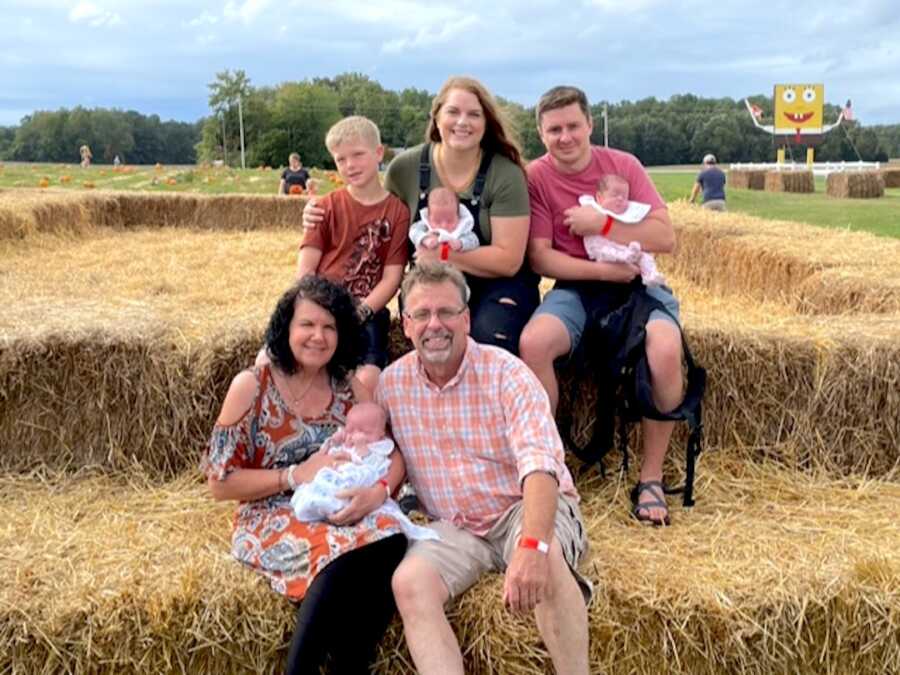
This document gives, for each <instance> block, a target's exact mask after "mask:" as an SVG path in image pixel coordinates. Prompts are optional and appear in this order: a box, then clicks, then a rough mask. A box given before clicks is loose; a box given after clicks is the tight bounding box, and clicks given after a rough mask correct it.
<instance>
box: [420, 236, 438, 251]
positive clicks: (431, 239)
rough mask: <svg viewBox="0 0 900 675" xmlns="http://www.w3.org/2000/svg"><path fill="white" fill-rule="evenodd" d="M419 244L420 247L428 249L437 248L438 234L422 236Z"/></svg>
mask: <svg viewBox="0 0 900 675" xmlns="http://www.w3.org/2000/svg"><path fill="white" fill-rule="evenodd" d="M421 246H422V248H427V249H428V250H429V251H430V250H432V249H435V248H437V246H438V236H437V235H436V234H426V235H425V236H424V237H422V242H421Z"/></svg>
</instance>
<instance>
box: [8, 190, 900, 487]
mask: <svg viewBox="0 0 900 675" xmlns="http://www.w3.org/2000/svg"><path fill="white" fill-rule="evenodd" d="M284 201H289V200H284ZM688 211H699V210H697V209H690V208H689V207H684V208H683V209H680V210H679V207H673V218H676V222H680V220H681V218H682V217H683V216H684V213H685V212H688ZM688 215H690V214H688ZM702 215H703V214H702V213H700V214H699V215H698V216H697V218H698V220H696V221H691V224H690V225H689V226H684V225H681V226H680V228H681V229H682V235H681V236H682V243H683V246H682V249H683V250H686V251H690V256H689V258H690V260H691V261H693V262H692V263H691V264H687V262H683V261H681V258H680V257H676V258H675V260H674V261H673V262H675V263H677V264H676V265H675V266H674V269H666V274H667V275H668V276H669V278H670V282H671V283H672V284H673V286H674V287H675V288H676V290H677V293H678V296H679V298H680V299H681V301H682V303H683V308H684V317H685V319H686V324H685V325H686V327H687V330H688V332H689V334H690V336H691V339H692V341H693V342H694V343H695V351H696V352H697V354H698V357H699V358H700V360H701V361H702V362H704V363H706V364H707V365H710V366H711V368H712V370H711V373H712V375H711V377H712V378H713V380H714V384H713V385H711V392H712V393H711V398H710V399H709V402H708V405H707V413H706V420H707V439H708V442H709V444H710V446H711V447H716V446H724V445H734V444H736V443H740V444H741V445H742V447H745V448H746V452H747V456H748V458H758V457H759V456H760V455H768V456H773V457H781V458H783V461H784V462H785V463H786V464H787V465H790V466H801V467H802V466H808V465H810V464H815V465H820V466H825V467H829V468H830V469H832V470H834V471H837V472H841V473H844V472H847V471H850V470H861V471H869V472H871V475H883V474H884V473H885V472H888V471H891V470H892V468H893V467H894V466H895V464H896V461H897V447H898V445H900V443H898V441H900V429H898V427H897V424H900V422H898V420H900V402H898V401H897V397H896V396H895V395H893V394H891V391H892V389H891V388H892V387H894V386H895V383H896V381H897V379H898V378H900V376H898V374H897V363H898V362H900V355H898V353H897V349H898V347H897V346H896V345H898V344H900V343H898V341H897V340H896V336H897V329H896V326H897V322H896V315H897V311H898V310H897V308H898V307H900V283H897V281H898V275H900V265H896V264H895V259H896V260H900V242H896V247H895V248H896V250H895V249H892V248H891V244H893V243H894V242H885V243H884V244H882V245H881V248H880V249H879V255H880V256H881V258H882V259H883V262H884V265H885V268H884V269H883V270H882V269H881V268H879V270H878V274H877V275H874V276H875V277H876V279H869V280H867V278H866V276H865V274H861V275H859V276H852V274H855V270H857V269H859V270H865V271H871V270H872V269H873V268H872V267H871V262H869V261H870V260H871V250H872V249H871V248H870V247H869V246H868V243H867V242H868V241H869V239H867V238H866V237H865V236H864V235H853V234H848V233H841V234H840V238H838V239H834V240H832V239H831V237H832V235H831V234H830V231H824V230H818V229H816V228H811V227H800V226H797V225H792V224H789V223H773V224H767V223H765V222H764V221H758V222H757V221H755V220H753V219H749V220H746V221H745V220H743V219H742V218H741V217H740V216H736V215H732V214H725V218H726V220H724V221H722V222H723V228H722V229H720V230H719V232H720V233H721V236H718V235H716V234H710V233H711V232H712V231H713V229H714V228H713V226H712V224H709V225H708V226H707V225H705V224H704V223H705V221H704V220H703V219H702ZM719 215H721V214H719ZM691 217H693V216H691ZM776 232H777V234H776ZM819 233H821V234H819ZM751 234H752V236H751ZM834 236H837V235H834ZM690 237H694V238H695V239H696V242H695V241H694V239H691V238H690ZM804 237H806V239H804ZM872 239H874V237H872ZM807 240H808V241H807ZM860 241H861V242H864V245H862V244H859V242H860ZM878 241H884V240H878ZM296 242H297V234H296V233H295V232H292V231H289V230H260V231H255V232H246V233H226V232H215V231H194V230H186V229H184V228H154V229H137V230H133V231H130V232H128V233H127V234H125V233H122V232H120V231H113V232H110V231H107V230H97V231H96V232H95V233H94V234H92V235H91V236H88V237H84V238H83V239H81V240H77V239H75V240H73V239H72V238H70V237H62V238H60V237H56V238H54V237H49V236H46V235H45V236H37V235H35V236H32V237H30V238H28V239H26V240H23V241H21V242H16V243H14V244H9V245H8V246H7V249H8V250H7V253H6V254H5V255H4V258H3V260H4V263H3V264H4V270H3V271H4V282H5V283H4V284H3V285H2V286H0V444H3V445H4V446H5V447H26V448H28V452H20V453H4V454H3V455H2V456H0V467H2V468H5V469H6V470H9V471H24V470H29V469H31V468H34V467H35V466H40V465H42V464H46V465H49V466H55V467H64V466H68V467H69V468H70V469H71V470H75V469H77V468H78V467H81V466H89V465H95V464H102V465H103V466H106V467H114V468H122V467H125V466H129V465H131V464H133V463H138V464H140V465H143V466H146V467H148V468H149V469H152V470H154V471H157V472H160V473H162V474H163V475H173V474H174V473H177V472H178V471H179V470H182V469H184V468H186V467H188V466H192V465H193V463H194V462H195V457H196V452H197V449H198V448H199V447H201V446H202V445H203V443H204V442H205V440H206V436H207V434H208V432H209V429H210V428H211V424H212V420H213V418H214V417H215V415H216V413H217V409H218V406H219V404H220V402H221V399H222V396H223V395H224V391H225V390H226V388H227V386H228V382H229V380H230V378H231V377H232V376H233V375H234V374H235V373H237V372H238V371H239V370H241V369H242V368H243V367H246V366H248V365H249V364H250V363H251V362H252V359H253V355H254V354H255V353H256V351H257V349H258V347H259V345H260V344H261V341H262V331H263V329H264V326H265V321H266V318H267V316H268V313H269V311H270V308H271V307H272V305H273V304H274V302H275V299H276V298H277V297H278V295H279V294H280V292H281V291H282V290H283V288H284V287H285V286H287V284H288V283H289V282H290V280H291V278H292V273H293V265H294V251H295V250H296ZM854 242H856V243H854ZM716 247H718V248H716ZM729 247H731V248H729ZM802 250H805V251H808V253H807V255H808V259H804V258H803V257H802V256H801V251H802ZM260 251H271V252H275V253H272V254H269V255H268V256H267V258H266V262H265V267H264V271H262V272H261V271H260V254H259V252H260ZM857 251H858V255H857ZM863 252H865V256H863ZM841 256H843V258H841ZM47 259H51V260H53V261H54V263H55V264H54V265H51V266H49V267H48V266H47V265H46V264H45V261H46V260H47ZM222 261H227V264H226V265H224V266H223V263H222ZM273 261H275V262H273ZM863 261H865V265H866V266H865V267H864V266H862V264H863ZM857 263H859V266H858V267H854V266H853V265H856V264H857ZM891 265H893V266H894V269H893V270H890V269H889V268H890V266H891ZM110 270H122V272H120V273H118V274H114V273H111V272H110ZM700 271H703V272H704V273H705V274H709V275H711V277H710V278H699V279H698V278H686V277H685V276H683V275H684V274H687V273H693V274H699V273H700ZM851 273H852V274H851ZM892 275H893V276H892ZM876 283H877V284H881V285H880V286H877V285H875V284H876ZM742 284H743V285H742ZM890 284H894V286H893V287H891V286H890ZM60 288H66V289H67V290H66V295H65V297H60V292H59V289H60ZM873 289H875V290H876V291H878V293H876V292H874V291H873ZM882 291H884V292H882ZM888 291H889V292H888ZM876 298H882V300H881V301H882V302H883V303H884V304H883V305H880V306H879V305H877V304H876ZM829 306H830V307H829ZM859 307H869V308H870V312H875V311H882V312H884V314H883V315H882V316H881V317H879V316H877V315H874V314H862V313H860V311H859ZM823 312H824V313H826V316H820V314H822V313H823ZM891 312H893V313H891ZM408 348H409V347H408V342H407V341H406V340H405V338H403V337H402V335H401V331H400V328H399V325H398V326H396V327H395V329H394V335H393V337H392V350H393V355H394V356H397V355H399V354H400V353H403V352H405V351H406V350H407V349H408ZM51 364H52V365H51ZM834 364H839V365H837V366H836V365H834ZM584 376H585V374H584V373H579V374H578V377H580V378H584ZM892 378H893V379H892ZM717 383H723V384H722V386H724V387H725V389H723V390H722V392H721V393H716V391H717V390H716V389H715V387H716V386H718V384H717ZM579 386H580V384H579V380H577V379H576V380H574V381H573V380H566V382H565V384H564V387H563V388H564V390H567V389H570V390H571V392H576V391H580V389H579ZM563 400H564V402H563V407H562V408H561V411H564V410H566V409H567V408H568V409H570V410H571V409H572V407H570V403H569V401H572V402H573V403H572V406H574V405H578V406H579V407H578V410H577V411H576V413H577V414H576V415H575V421H574V422H573V423H574V424H576V425H580V427H581V428H588V427H590V424H591V422H592V419H593V410H591V409H590V406H586V405H584V404H583V401H582V399H579V398H576V399H574V400H573V399H571V398H569V394H568V392H565V391H564V399H563ZM579 401H582V402H581V403H579ZM872 410H882V411H883V412H884V415H883V416H884V417H885V418H886V419H887V420H888V421H887V422H886V423H885V422H884V421H883V420H882V419H881V418H879V417H876V416H873V415H872ZM777 420H781V423H776V421H777ZM836 439H837V441H836ZM798 448H801V449H802V450H798ZM866 467H868V468H866Z"/></svg>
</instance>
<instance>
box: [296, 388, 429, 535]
mask: <svg viewBox="0 0 900 675" xmlns="http://www.w3.org/2000/svg"><path fill="white" fill-rule="evenodd" d="M386 426H387V416H386V415H385V412H384V410H383V409H382V408H381V407H380V406H378V405H376V404H375V403H358V404H357V405H355V406H353V408H351V409H350V412H349V413H348V414H347V424H346V425H345V426H344V428H343V429H342V430H341V431H338V432H336V433H335V434H334V435H333V436H332V437H331V438H329V439H328V440H327V441H325V444H324V446H323V449H325V450H326V451H327V452H328V453H329V454H330V455H335V456H346V457H348V458H349V459H348V460H347V461H345V462H342V463H340V464H338V465H337V466H336V467H335V468H332V467H328V466H326V467H323V468H321V469H319V471H318V472H317V473H316V475H315V476H314V477H313V479H312V480H311V481H310V482H308V483H301V484H300V485H298V486H297V488H296V489H295V490H294V495H293V497H291V506H292V507H293V508H294V515H296V516H297V519H298V520H303V521H306V522H311V521H315V520H325V519H327V518H328V516H330V515H332V514H333V513H336V512H337V511H340V510H341V509H342V508H344V507H345V506H347V504H348V503H349V500H347V499H343V498H341V497H338V494H339V493H341V492H343V491H345V490H350V489H352V488H361V487H371V486H373V485H375V484H376V483H378V481H379V480H381V479H383V478H384V477H385V476H386V475H387V472H388V469H389V468H390V465H391V460H390V455H391V453H392V452H393V450H394V442H393V441H392V440H391V439H389V438H387V437H386V430H385V427H386ZM375 513H383V514H385V515H389V516H392V517H393V518H395V519H396V520H397V521H398V522H399V523H400V525H401V527H402V528H403V531H404V533H405V534H406V536H407V537H408V538H410V539H437V535H436V534H435V533H434V532H433V531H432V530H429V529H427V528H424V527H418V526H417V525H414V524H413V522H412V521H411V520H410V519H409V518H407V517H406V516H405V515H404V514H403V512H402V511H401V510H400V507H399V506H398V505H397V502H395V501H394V500H393V499H392V498H391V497H390V496H389V497H388V498H387V500H385V502H384V504H382V505H381V506H380V507H378V508H377V509H376V510H375Z"/></svg>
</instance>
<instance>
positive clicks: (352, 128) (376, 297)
mask: <svg viewBox="0 0 900 675" xmlns="http://www.w3.org/2000/svg"><path fill="white" fill-rule="evenodd" d="M325 146H326V147H327V148H328V152H330V153H331V156H332V157H333V158H334V163H335V165H336V166H337V170H338V174H340V176H341V178H342V179H343V180H344V184H345V186H344V187H342V188H341V189H339V190H335V191H334V192H331V193H329V194H328V195H326V196H325V197H321V198H319V199H317V200H316V206H318V207H319V208H321V209H324V211H325V215H324V219H323V220H322V222H321V223H320V224H319V225H318V226H317V227H315V228H313V229H308V230H307V231H306V234H305V235H304V237H303V241H302V242H301V244H300V253H299V255H298V259H297V277H298V278H300V277H303V276H305V275H307V274H319V275H321V276H324V277H328V278H329V279H331V280H333V281H336V282H338V283H342V284H344V286H346V287H347V289H348V290H349V291H350V293H351V294H352V295H353V296H354V297H355V298H356V299H357V300H358V301H359V314H360V318H361V319H362V320H363V330H364V332H365V336H366V343H367V345H366V350H365V355H364V357H363V365H362V366H361V367H360V368H359V369H358V370H357V371H356V376H357V377H358V378H359V380H360V381H361V382H362V383H363V384H364V385H365V386H367V387H368V388H369V389H370V390H372V391H374V390H375V385H376V384H377V383H378V376H379V374H380V373H381V369H383V368H384V367H385V366H386V365H387V346H388V329H389V328H390V314H389V312H388V310H387V309H386V307H385V306H386V305H387V303H388V302H389V301H390V299H391V298H393V297H394V294H395V293H396V292H397V289H398V288H399V287H400V280H401V279H402V277H403V269H404V267H405V266H406V261H407V256H408V247H407V236H408V234H409V209H408V208H407V206H406V204H404V203H403V202H402V201H401V200H400V199H398V198H397V197H395V196H394V195H392V194H390V193H389V192H388V191H387V190H385V189H384V187H382V185H381V182H380V180H379V178H378V165H379V164H380V163H381V160H382V159H383V157H384V146H382V145H381V134H380V132H379V131H378V127H377V126H376V125H375V123H374V122H372V121H371V120H369V119H367V118H365V117H360V116H352V117H346V118H344V119H342V120H341V121H340V122H338V123H336V124H335V125H334V126H332V127H331V129H329V130H328V134H327V135H326V136H325Z"/></svg>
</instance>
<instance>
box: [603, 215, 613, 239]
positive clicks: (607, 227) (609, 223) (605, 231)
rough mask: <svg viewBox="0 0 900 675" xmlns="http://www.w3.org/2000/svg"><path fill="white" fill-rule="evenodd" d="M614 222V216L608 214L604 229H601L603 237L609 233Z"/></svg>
mask: <svg viewBox="0 0 900 675" xmlns="http://www.w3.org/2000/svg"><path fill="white" fill-rule="evenodd" d="M612 224H613V217H612V216H606V223H605V224H604V225H603V229H602V230H600V236H601V237H605V236H606V235H607V234H609V231H610V230H611V229H612Z"/></svg>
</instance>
